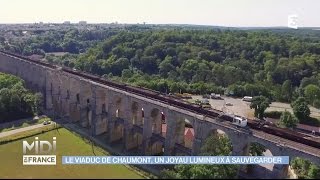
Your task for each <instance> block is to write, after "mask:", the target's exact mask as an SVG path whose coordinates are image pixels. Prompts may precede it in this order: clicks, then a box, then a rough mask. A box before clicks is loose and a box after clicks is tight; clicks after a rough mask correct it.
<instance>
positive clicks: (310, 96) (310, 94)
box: [304, 84, 320, 105]
mask: <svg viewBox="0 0 320 180" xmlns="http://www.w3.org/2000/svg"><path fill="white" fill-rule="evenodd" d="M304 95H305V97H306V99H307V101H308V102H309V103H310V104H311V105H314V102H316V100H319V99H320V88H319V87H318V86H316V85H313V84H309V85H308V86H306V87H305V88H304Z"/></svg>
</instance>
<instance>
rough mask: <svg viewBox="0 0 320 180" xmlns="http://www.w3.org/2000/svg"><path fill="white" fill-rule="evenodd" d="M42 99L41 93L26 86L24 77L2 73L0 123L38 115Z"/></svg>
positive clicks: (0, 77) (0, 81) (0, 78)
mask: <svg viewBox="0 0 320 180" xmlns="http://www.w3.org/2000/svg"><path fill="white" fill-rule="evenodd" d="M41 99H42V95H41V94H39V93H35V94H33V93H31V92H30V91H28V90H27V89H26V88H25V87H24V81H23V80H22V79H20V78H18V77H16V76H12V75H8V74H3V73H0V123H1V122H6V121H10V120H16V119H19V118H25V117H30V116H32V115H36V114H37V113H38V112H39V106H40V103H41Z"/></svg>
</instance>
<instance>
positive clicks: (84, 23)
mask: <svg viewBox="0 0 320 180" xmlns="http://www.w3.org/2000/svg"><path fill="white" fill-rule="evenodd" d="M86 24H87V21H79V25H86Z"/></svg>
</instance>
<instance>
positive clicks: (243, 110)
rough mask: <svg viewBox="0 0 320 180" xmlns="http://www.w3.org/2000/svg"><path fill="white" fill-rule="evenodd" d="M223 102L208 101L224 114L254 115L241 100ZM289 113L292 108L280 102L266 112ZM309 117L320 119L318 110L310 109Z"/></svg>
mask: <svg viewBox="0 0 320 180" xmlns="http://www.w3.org/2000/svg"><path fill="white" fill-rule="evenodd" d="M222 98H223V100H218V99H209V102H210V104H211V106H212V108H214V109H218V110H222V111H224V112H228V113H231V114H236V115H239V116H244V117H249V118H252V117H253V115H254V110H253V109H250V102H245V101H242V99H241V98H232V97H225V96H223V97H222ZM192 99H193V100H196V99H200V100H201V99H203V98H202V96H198V95H195V96H192ZM226 103H231V104H232V106H226V105H225V104H226ZM285 110H287V111H290V112H292V108H291V107H290V104H288V103H281V102H272V103H271V104H270V107H269V108H268V109H267V110H266V111H285ZM310 111H311V116H312V117H315V118H320V109H316V108H314V107H310Z"/></svg>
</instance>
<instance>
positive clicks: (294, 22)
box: [288, 14, 298, 29]
mask: <svg viewBox="0 0 320 180" xmlns="http://www.w3.org/2000/svg"><path fill="white" fill-rule="evenodd" d="M288 27H289V28H293V29H298V15H297V14H291V15H289V16H288Z"/></svg>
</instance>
